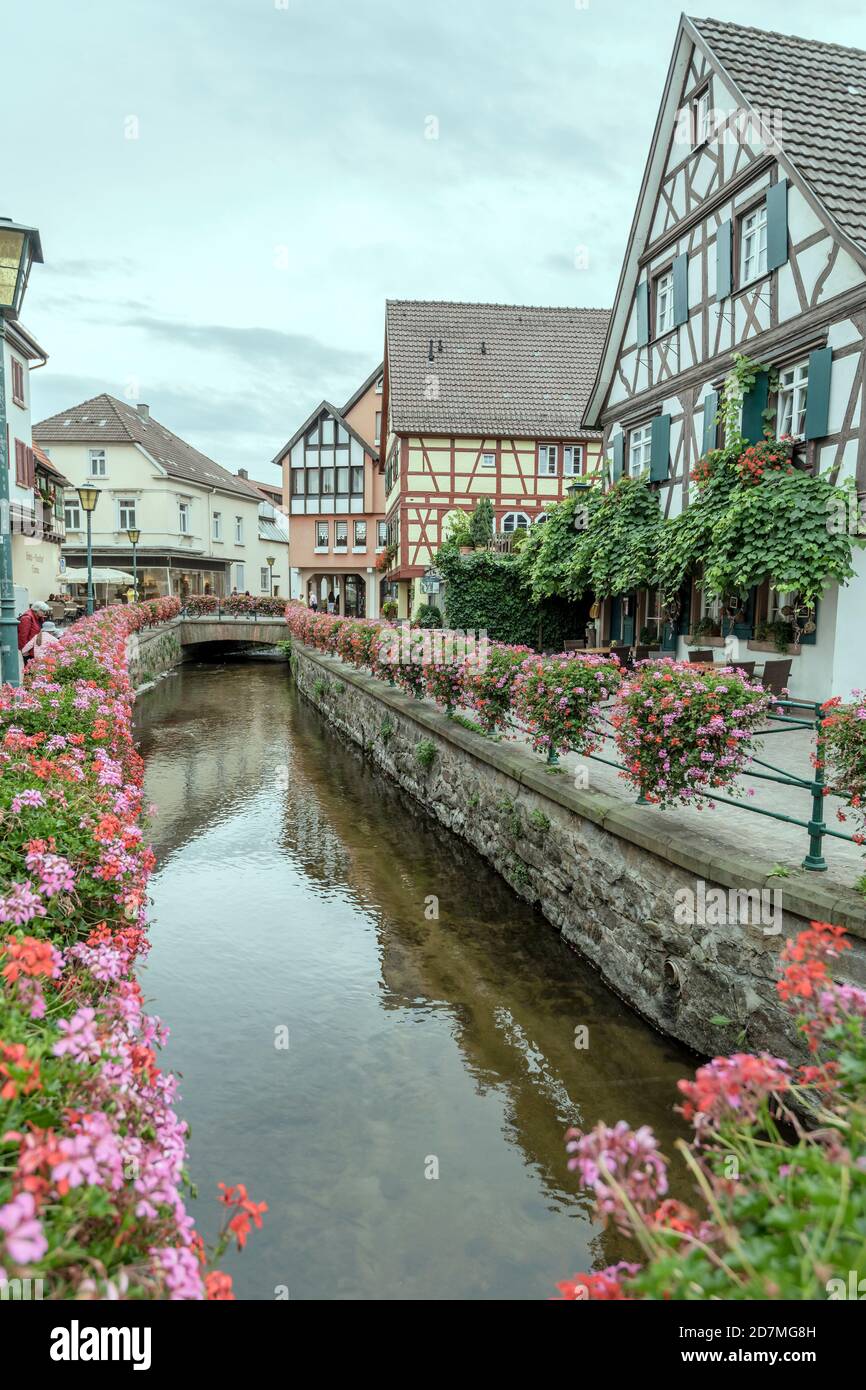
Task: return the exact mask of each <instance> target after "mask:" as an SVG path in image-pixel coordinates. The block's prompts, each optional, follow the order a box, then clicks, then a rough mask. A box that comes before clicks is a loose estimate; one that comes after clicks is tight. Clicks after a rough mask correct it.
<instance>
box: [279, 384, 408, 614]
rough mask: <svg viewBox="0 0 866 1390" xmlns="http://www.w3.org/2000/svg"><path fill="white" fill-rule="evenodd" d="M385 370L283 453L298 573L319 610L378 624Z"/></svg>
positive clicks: (325, 411)
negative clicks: (380, 439) (329, 609)
mask: <svg viewBox="0 0 866 1390" xmlns="http://www.w3.org/2000/svg"><path fill="white" fill-rule="evenodd" d="M381 402H382V367H381V366H379V367H377V368H376V370H375V371H374V372H371V374H370V376H369V377H368V378H367V380H366V381H365V382H364V383H363V384H362V385H361V386H360V387H359V388H358V390H357V391H356V392H355V394H354V395H353V396H352V397H351V398H350V399H349V400H348V401H347V402H346V404H345V406H344V407H343V409H342V410H338V409H337V407H336V406H334V405H332V404H331V403H330V402H329V401H322V402H321V404H320V405H318V406H317V407H316V409H315V410H314V411H313V412H312V414H311V415H310V416H309V417H308V419H306V420H305V421H304V423H303V424H302V425H301V426H300V427H299V428H298V429H297V430H296V431H295V433H294V434H293V435H292V437H291V439H290V440H289V441H288V443H287V444H285V445H284V447H283V448H282V449H281V450H280V452H279V454H277V457H276V458H275V459H274V462H275V463H278V464H280V465H281V466H282V469H283V497H284V499H286V503H287V509H288V513H289V530H290V536H291V557H292V558H291V562H292V568H293V569H296V570H297V571H298V572H299V576H300V584H301V594H302V596H303V597H304V599H305V600H306V601H307V602H309V599H310V597H311V595H312V594H315V595H316V598H317V600H318V603H319V607H320V608H322V609H326V608H327V606H328V604H329V602H332V603H333V605H334V609H335V611H336V612H338V613H346V614H348V615H350V616H353V617H367V618H376V617H378V616H379V611H380V605H381V601H382V598H383V597H384V596H385V595H386V594H387V592H388V587H387V581H386V580H385V578H384V572H383V570H382V569H381V568H380V567H379V557H380V556H382V555H383V554H384V551H385V546H386V538H385V476H384V472H383V469H382V465H381V462H380V458H379V448H378V436H379V433H380V431H381V420H382V416H381V409H382V406H381Z"/></svg>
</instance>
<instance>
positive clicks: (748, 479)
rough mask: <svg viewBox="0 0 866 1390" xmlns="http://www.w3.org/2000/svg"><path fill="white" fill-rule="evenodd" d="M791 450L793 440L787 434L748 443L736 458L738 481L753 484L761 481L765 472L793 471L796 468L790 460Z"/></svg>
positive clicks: (792, 448)
mask: <svg viewBox="0 0 866 1390" xmlns="http://www.w3.org/2000/svg"><path fill="white" fill-rule="evenodd" d="M793 450H794V440H793V438H792V437H791V435H789V434H783V435H780V436H779V438H778V439H761V440H759V441H758V443H757V444H749V445H748V446H747V447H746V448H745V449H744V450H743V452H742V453H741V454H740V456H739V458H738V459H737V473H738V474H739V478H740V482H741V483H746V484H752V485H753V484H755V483H760V482H763V480H764V475H765V474H767V473H795V472H796V471H797V470H796V469H795V467H794V464H793V463H792V461H791V455H792V453H793Z"/></svg>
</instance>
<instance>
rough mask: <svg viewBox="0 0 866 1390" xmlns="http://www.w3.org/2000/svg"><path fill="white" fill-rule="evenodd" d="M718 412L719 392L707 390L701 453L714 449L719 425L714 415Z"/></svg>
mask: <svg viewBox="0 0 866 1390" xmlns="http://www.w3.org/2000/svg"><path fill="white" fill-rule="evenodd" d="M718 413H719V393H718V391H708V392H707V394H706V396H705V397H704V438H703V443H702V444H701V455H702V456H703V455H704V454H708V453H709V452H710V450H711V449H715V447H716V441H717V439H718V430H719V427H718V425H717V423H716V416H717V415H718Z"/></svg>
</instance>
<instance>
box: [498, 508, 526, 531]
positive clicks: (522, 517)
mask: <svg viewBox="0 0 866 1390" xmlns="http://www.w3.org/2000/svg"><path fill="white" fill-rule="evenodd" d="M502 530H503V531H504V532H505V534H506V535H507V536H510V535H512V533H513V532H514V531H528V530H529V517H528V516H527V515H526V512H506V513H505V515H504V517H503V518H502Z"/></svg>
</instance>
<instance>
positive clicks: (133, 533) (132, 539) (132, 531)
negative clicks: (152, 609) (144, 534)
mask: <svg viewBox="0 0 866 1390" xmlns="http://www.w3.org/2000/svg"><path fill="white" fill-rule="evenodd" d="M126 534H127V536H128V537H129V543H130V545H131V546H132V587H133V590H134V592H135V597H134V599H133V603H138V561H137V559H136V553H135V548H136V546H137V545H138V542H139V541H140V540H141V532H140V530H139V529H138V527H137V526H130V528H129V530H128V531H127V533H126Z"/></svg>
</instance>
